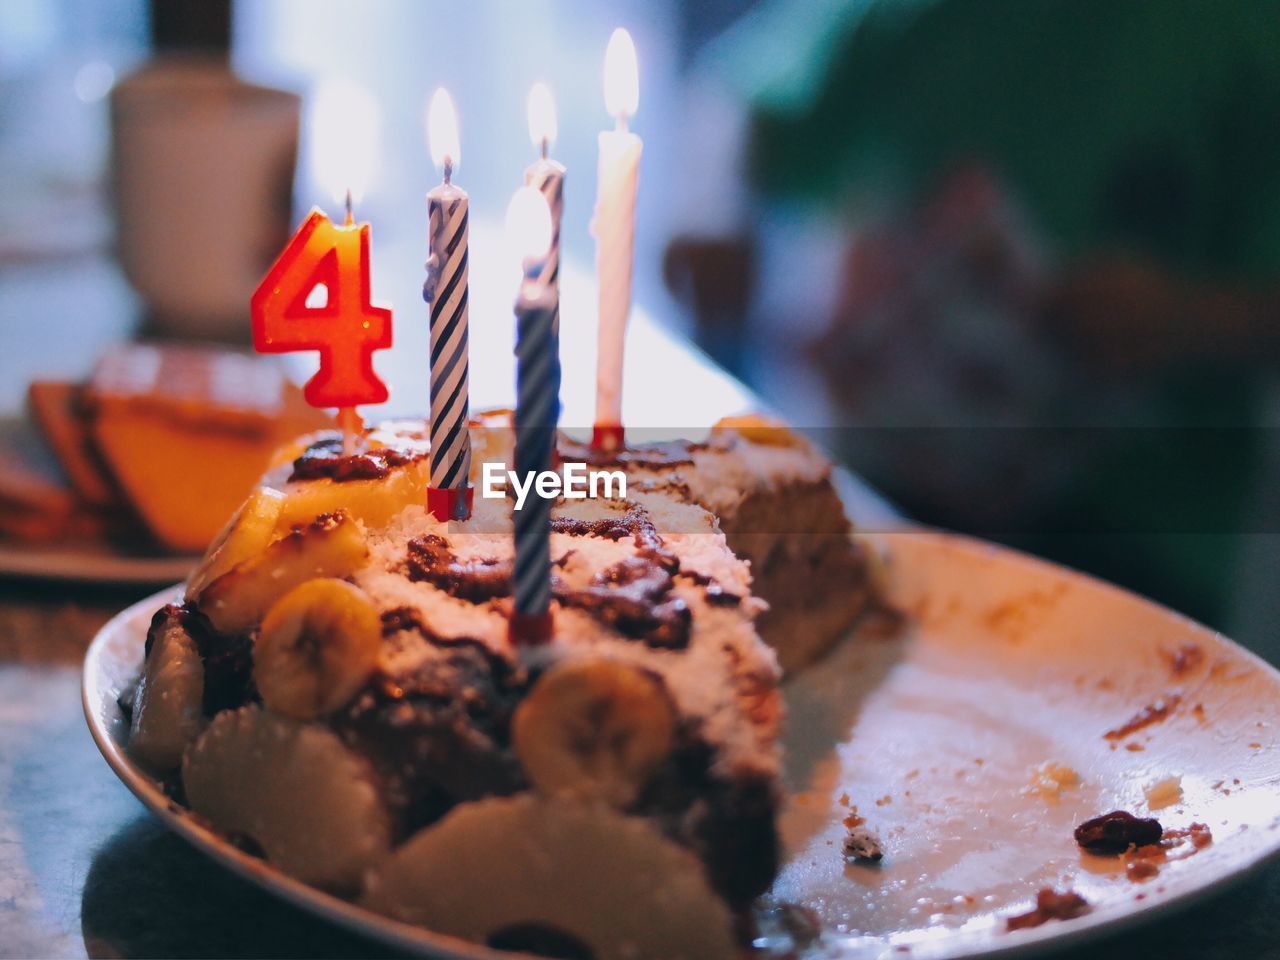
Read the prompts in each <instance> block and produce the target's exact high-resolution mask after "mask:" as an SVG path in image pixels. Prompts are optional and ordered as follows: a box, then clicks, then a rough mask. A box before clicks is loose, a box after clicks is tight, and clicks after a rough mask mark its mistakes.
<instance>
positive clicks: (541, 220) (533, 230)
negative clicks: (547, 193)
mask: <svg viewBox="0 0 1280 960" xmlns="http://www.w3.org/2000/svg"><path fill="white" fill-rule="evenodd" d="M506 234H507V243H508V245H509V246H510V248H511V251H512V252H513V253H516V254H518V255H519V256H520V258H521V259H522V260H540V259H542V258H543V257H544V256H545V255H546V253H547V250H548V248H550V246H551V208H550V207H548V206H547V198H546V197H544V196H543V195H542V191H541V190H538V189H537V188H535V187H521V188H520V189H519V190H517V191H516V192H515V193H514V194H512V196H511V203H509V204H508V205H507V230H506Z"/></svg>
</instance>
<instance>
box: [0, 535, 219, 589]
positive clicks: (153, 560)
mask: <svg viewBox="0 0 1280 960" xmlns="http://www.w3.org/2000/svg"><path fill="white" fill-rule="evenodd" d="M199 559H200V558H199V557H174V556H152V557H148V556H134V555H131V554H126V553H120V552H118V551H116V550H115V549H113V548H112V547H111V546H110V545H108V544H104V543H83V544H20V545H19V544H12V543H0V576H9V577H33V578H36V579H39V580H60V581H67V582H76V583H130V584H136V585H141V586H158V585H160V584H162V583H172V582H173V581H174V580H182V579H183V578H185V577H186V575H187V574H188V573H190V572H191V569H192V568H193V567H194V566H195V565H196V563H197V561H198V560H199Z"/></svg>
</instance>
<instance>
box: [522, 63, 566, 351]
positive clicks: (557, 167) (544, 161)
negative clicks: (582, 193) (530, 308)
mask: <svg viewBox="0 0 1280 960" xmlns="http://www.w3.org/2000/svg"><path fill="white" fill-rule="evenodd" d="M556 132H557V129H556V104H555V100H554V99H553V98H552V96H551V88H550V87H548V86H547V85H546V84H545V83H535V84H534V85H533V87H532V89H530V90H529V139H530V140H532V141H533V145H534V147H536V148H537V150H538V154H539V155H538V159H537V160H535V161H534V162H533V163H531V164H529V167H528V169H526V170H525V172H524V182H525V186H527V187H533V188H535V189H536V190H538V191H540V192H541V193H542V195H543V196H544V197H546V199H547V207H548V208H549V209H550V211H551V246H550V247H549V248H548V249H547V259H546V263H545V264H544V266H543V268H542V275H541V277H540V282H541V283H542V284H543V285H545V286H548V287H551V288H552V289H553V290H555V291H556V299H557V303H556V316H555V321H554V324H553V325H554V327H555V329H556V331H557V332H559V330H560V305H559V291H560V218H561V216H562V214H563V213H564V165H563V164H561V163H557V162H556V161H555V160H552V159H551V158H550V156H549V153H550V149H551V144H552V143H554V142H555V139H556Z"/></svg>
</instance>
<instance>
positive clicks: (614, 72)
mask: <svg viewBox="0 0 1280 960" xmlns="http://www.w3.org/2000/svg"><path fill="white" fill-rule="evenodd" d="M639 104H640V71H639V68H638V67H637V66H636V45H635V44H634V43H633V42H632V40H631V34H629V33H628V32H627V31H626V30H624V29H623V28H622V27H619V28H618V29H617V30H615V31H613V36H611V37H610V38H609V47H608V49H606V50H605V54H604V105H605V108H606V109H607V110H608V111H609V116H611V117H629V116H631V115H632V114H633V113H635V112H636V108H637V107H638V106H639Z"/></svg>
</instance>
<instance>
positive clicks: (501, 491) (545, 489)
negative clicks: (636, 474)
mask: <svg viewBox="0 0 1280 960" xmlns="http://www.w3.org/2000/svg"><path fill="white" fill-rule="evenodd" d="M561 471H562V472H557V471H555V470H540V471H538V472H537V473H532V472H530V473H527V474H526V475H525V476H524V477H523V478H522V477H520V476H518V475H517V474H516V471H514V470H508V469H507V465H506V464H505V463H494V462H492V461H485V464H484V470H483V471H482V474H481V484H480V495H481V496H482V497H485V498H487V499H491V500H492V499H502V498H503V497H505V496H506V495H507V487H508V486H510V488H511V490H512V491H513V492H514V493H515V508H516V509H517V510H519V509H521V508H522V507H523V506H524V504H525V500H526V499H528V497H529V493H530V491H534V492H536V493H537V495H538V496H539V497H542V498H546V499H549V498H554V497H564V498H565V499H566V500H585V499H587V497H591V498H592V499H599V498H601V497H603V498H604V499H606V500H614V499H622V498H625V497H626V495H627V476H626V474H625V473H623V472H622V471H621V470H588V469H587V465H586V464H585V463H565V464H562V466H561ZM522 481H523V482H522Z"/></svg>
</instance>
